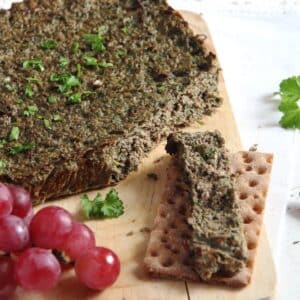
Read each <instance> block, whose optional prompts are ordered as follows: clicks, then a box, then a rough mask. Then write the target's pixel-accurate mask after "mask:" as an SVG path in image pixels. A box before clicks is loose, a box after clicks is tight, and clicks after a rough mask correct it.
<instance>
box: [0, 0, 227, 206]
mask: <svg viewBox="0 0 300 300" xmlns="http://www.w3.org/2000/svg"><path fill="white" fill-rule="evenodd" d="M0 28H1V31H0V94H1V97H0V124H1V126H0V139H1V140H0V141H1V142H0V162H1V163H0V180H1V181H4V182H11V183H15V184H19V185H22V186H24V187H25V188H27V189H28V190H30V191H31V194H32V196H33V198H34V201H35V203H41V202H43V201H45V200H47V199H51V198H56V197H59V196H63V195H68V194H73V193H77V192H81V191H84V190H88V189H93V188H100V187H105V186H107V185H112V184H115V183H117V182H118V181H120V180H121V179H123V178H124V177H125V176H126V175H127V174H128V173H129V172H130V171H132V170H135V169H136V168H137V166H138V164H139V162H140V161H141V159H142V158H143V157H144V156H145V155H146V154H147V153H148V152H149V151H150V150H151V149H152V148H153V146H154V145H155V144H156V143H157V142H158V141H159V140H160V139H161V138H162V137H165V136H166V135H167V134H168V133H169V132H170V131H174V130H176V129H177V128H178V127H181V126H184V125H186V124H188V123H190V122H191V121H194V120H198V119H200V118H201V117H203V115H209V114H211V113H212V112H213V111H214V109H215V108H216V107H218V106H219V105H220V103H221V99H220V98H219V96H218V93H217V77H218V68H217V66H216V65H215V59H214V55H213V54H212V53H207V52H206V51H205V49H204V46H203V40H201V38H200V37H198V36H195V35H194V34H193V33H192V31H191V30H190V29H189V27H188V24H187V23H186V22H185V21H184V20H183V19H182V17H181V16H180V14H179V13H178V12H176V11H174V10H173V9H172V8H171V7H169V6H168V5H167V3H166V1H163V0H156V1H153V0H151V1H150V0H143V1H138V0H130V1H125V0H122V1H116V0H110V1H107V0H98V1H96V0H86V1H81V0H75V1H74V0H54V1H46V0H43V1H42V0H40V1H38V0H37V1H34V0H31V1H25V2H24V3H18V4H14V5H13V6H12V8H11V10H9V11H4V10H0Z"/></svg>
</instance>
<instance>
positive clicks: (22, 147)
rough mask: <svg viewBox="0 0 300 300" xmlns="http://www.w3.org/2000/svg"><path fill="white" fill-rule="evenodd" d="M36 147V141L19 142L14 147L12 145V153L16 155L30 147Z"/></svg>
mask: <svg viewBox="0 0 300 300" xmlns="http://www.w3.org/2000/svg"><path fill="white" fill-rule="evenodd" d="M34 147H35V144H34V143H25V144H17V145H15V146H14V147H11V149H10V152H9V153H10V154H11V155H16V154H18V153H25V152H27V151H28V150H30V149H33V148H34Z"/></svg>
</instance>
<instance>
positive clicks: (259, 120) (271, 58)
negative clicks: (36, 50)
mask: <svg viewBox="0 0 300 300" xmlns="http://www.w3.org/2000/svg"><path fill="white" fill-rule="evenodd" d="M10 2H11V1H10V0H0V7H6V8H8V7H9V3H10ZM15 2H20V1H15ZM169 3H170V4H171V5H172V6H173V7H174V8H177V9H185V10H191V11H194V12H197V13H200V12H201V13H203V15H204V18H205V19H206V21H207V23H208V25H209V28H210V30H211V33H212V36H213V39H214V42H215V46H216V49H217V52H218V56H219V60H220V62H221V65H222V68H223V71H224V76H225V81H226V84H227V88H228V92H229V96H230V99H231V102H232V106H233V109H234V113H235V116H236V119H237V123H238V127H239V129H240V133H241V137H242V141H243V145H244V149H248V148H249V147H250V146H252V145H253V144H258V149H259V150H260V151H267V152H273V153H274V155H275V160H274V169H273V174H272V182H271V188H270V191H269V196H268V200H267V207H266V213H265V225H266V229H267V233H268V237H269V240H270V245H271V248H272V253H273V256H274V259H275V263H276V267H277V270H278V296H279V299H284V300H285V299H289V300H294V299H295V300H296V299H300V284H298V282H299V280H300V242H299V244H296V243H293V242H295V241H298V240H300V194H299V193H300V174H299V173H298V172H297V171H298V170H299V169H300V159H299V154H300V134H299V133H298V132H297V131H295V130H284V129H281V128H280V127H279V125H278V120H279V118H280V113H279V112H278V110H277V105H278V100H276V99H274V97H273V93H274V92H276V91H277V90H278V85H279V83H280V81H281V80H282V79H284V78H286V77H289V76H291V75H299V74H300V39H299V37H300V1H299V0H296V1H295V0H248V1H247V0H235V1H226V0H169ZM297 186H298V188H297ZM287 208H288V209H287ZM253 300H256V299H253Z"/></svg>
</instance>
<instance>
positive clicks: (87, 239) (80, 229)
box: [62, 222, 96, 259]
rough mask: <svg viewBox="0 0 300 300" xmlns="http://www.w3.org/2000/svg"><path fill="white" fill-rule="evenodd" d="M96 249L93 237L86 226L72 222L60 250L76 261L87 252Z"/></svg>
mask: <svg viewBox="0 0 300 300" xmlns="http://www.w3.org/2000/svg"><path fill="white" fill-rule="evenodd" d="M95 247H96V240H95V235H94V233H93V232H92V231H91V229H90V228H88V227H87V226H86V225H84V224H81V223H78V222H74V223H73V229H72V231H71V232H70V233H69V235H68V237H67V239H66V241H65V243H64V244H63V246H62V250H63V251H64V252H65V253H66V254H67V255H68V256H69V257H70V258H72V259H77V258H78V257H79V256H81V255H83V254H85V253H86V252H87V250H89V249H91V248H95Z"/></svg>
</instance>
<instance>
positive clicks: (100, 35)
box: [83, 26, 106, 52]
mask: <svg viewBox="0 0 300 300" xmlns="http://www.w3.org/2000/svg"><path fill="white" fill-rule="evenodd" d="M104 32H105V27H104V26H100V27H99V28H98V32H97V33H96V34H93V33H87V34H84V35H83V39H84V41H85V42H86V43H87V44H88V45H90V46H91V48H92V50H93V51H95V52H101V51H104V50H105V49H106V47H105V46H104V39H105V38H104Z"/></svg>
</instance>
